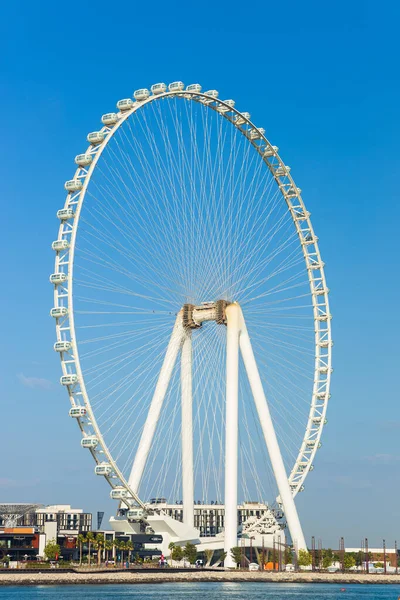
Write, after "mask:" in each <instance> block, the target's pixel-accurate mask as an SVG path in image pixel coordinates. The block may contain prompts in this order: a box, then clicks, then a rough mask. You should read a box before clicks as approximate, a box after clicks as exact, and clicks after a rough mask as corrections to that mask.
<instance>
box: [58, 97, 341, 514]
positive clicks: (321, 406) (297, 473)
mask: <svg viewBox="0 0 400 600" xmlns="http://www.w3.org/2000/svg"><path fill="white" fill-rule="evenodd" d="M177 96H178V97H184V98H186V99H187V100H190V101H192V102H200V103H202V104H204V105H205V106H207V107H208V108H209V109H210V110H214V111H217V110H218V108H219V107H224V109H225V110H224V111H223V112H220V114H221V115H222V116H223V117H224V118H225V119H226V120H228V121H230V122H231V124H232V125H233V126H235V127H236V129H238V130H239V131H240V132H241V133H242V134H243V135H244V136H245V137H246V138H247V140H248V142H249V143H250V144H251V145H252V146H253V147H254V148H255V149H256V150H257V152H258V153H259V154H260V156H261V157H262V159H263V161H264V163H265V164H266V166H267V168H268V169H269V171H270V173H271V174H272V176H273V178H274V179H275V182H276V183H277V185H278V187H279V190H280V192H281V195H282V197H283V200H284V202H286V205H287V207H288V209H289V211H290V214H291V217H292V221H293V223H294V225H295V227H296V231H297V235H298V238H299V243H300V244H301V247H302V252H303V257H304V260H305V264H306V268H307V273H308V280H309V285H310V295H311V297H312V306H313V315H314V333H315V368H314V384H313V393H312V398H311V403H310V410H309V416H308V422H307V426H306V430H305V433H304V437H303V442H302V444H301V447H300V448H299V451H298V456H297V459H296V461H295V463H294V465H293V468H292V470H291V472H290V475H289V478H288V479H289V483H290V486H291V490H292V494H293V496H295V495H296V494H297V493H298V492H299V491H302V490H303V489H304V487H303V483H304V481H305V479H306V477H307V475H308V473H309V471H310V470H311V469H312V468H313V460H314V457H315V454H316V452H317V449H318V448H319V447H320V445H321V444H320V439H321V435H322V430H323V427H324V424H325V423H326V411H327V406H328V400H329V397H330V393H329V390H330V378H331V372H332V368H331V364H332V360H331V359H332V357H331V354H332V352H331V348H332V337H331V325H330V319H331V315H330V311H329V299H328V293H329V290H328V288H327V285H326V278H325V272H324V263H323V262H322V259H321V254H320V251H319V247H318V238H317V237H316V236H315V233H314V229H313V227H312V223H311V220H310V214H309V213H308V212H307V210H306V207H305V204H304V201H303V199H302V197H301V191H300V189H299V188H298V187H297V186H296V184H295V182H294V180H293V177H292V175H291V174H290V172H289V170H287V168H286V166H285V164H284V162H283V161H282V159H281V157H280V156H279V154H278V150H277V148H276V147H274V146H272V144H271V143H270V142H269V141H268V139H267V138H266V137H265V135H264V132H263V130H260V128H258V127H256V126H255V125H254V124H253V123H252V121H251V120H250V119H249V118H247V115H246V114H244V113H242V112H240V111H238V110H237V109H236V108H235V107H233V106H231V105H230V104H229V103H228V104H227V102H226V101H221V100H219V99H218V98H216V97H213V96H210V95H208V94H207V92H206V93H204V92H201V91H188V89H185V90H177V91H165V92H162V93H157V94H153V95H149V96H148V98H146V99H145V100H142V101H136V102H135V101H134V102H133V104H132V106H131V108H129V110H124V111H120V112H119V113H118V115H117V116H118V120H117V122H116V123H115V124H114V125H112V126H107V125H104V126H103V127H102V128H101V129H100V130H99V132H101V133H102V134H103V135H104V140H103V141H102V142H101V143H98V144H89V146H88V148H87V150H86V151H85V154H90V155H92V157H93V160H92V162H91V163H90V166H89V168H85V167H81V166H78V168H77V169H76V171H75V174H74V178H73V179H74V180H80V181H82V182H83V185H82V187H81V189H79V190H77V191H73V192H69V193H68V194H67V197H66V201H65V205H64V209H68V208H71V207H73V208H74V209H75V211H74V216H73V222H72V225H71V224H70V223H69V221H65V222H64V221H61V223H60V227H59V233H58V238H57V241H61V240H65V239H69V246H68V248H65V249H63V250H57V251H56V259H55V271H54V274H59V273H64V274H65V275H66V277H67V278H66V281H65V282H62V283H61V284H55V285H54V308H60V307H66V308H67V311H68V312H67V314H66V315H65V316H59V317H57V318H56V335H57V342H61V341H62V340H63V339H65V334H63V332H65V331H67V332H69V341H70V343H71V352H60V359H61V365H62V373H63V375H64V376H66V375H73V374H76V376H77V382H76V383H73V384H71V385H67V386H66V387H67V390H68V394H69V398H70V402H71V406H72V407H79V406H82V403H81V402H80V398H82V399H83V406H84V407H85V409H86V414H87V416H86V417H84V416H82V417H78V418H77V419H76V420H77V422H78V425H79V427H80V429H81V432H82V434H83V436H90V435H94V436H95V437H96V438H97V440H98V444H97V445H96V446H95V447H90V452H91V454H92V456H93V458H94V460H95V462H96V464H97V465H100V464H101V463H103V462H104V461H106V463H108V464H109V465H111V467H112V472H111V473H107V474H105V478H106V480H107V481H108V483H109V484H110V485H111V487H112V488H116V487H122V488H123V489H125V490H126V493H127V500H126V504H127V505H128V506H129V505H130V504H132V503H136V504H138V505H139V506H141V507H142V508H145V507H146V504H145V502H143V501H142V500H141V499H140V498H139V496H138V494H137V493H135V491H134V490H132V489H131V487H130V486H129V484H128V481H127V479H126V477H125V476H124V475H123V473H122V472H121V470H120V469H119V467H118V465H117V462H116V460H114V458H113V456H112V454H111V452H110V450H109V448H108V446H107V444H106V442H105V440H104V437H103V435H102V432H101V430H100V427H99V426H98V423H97V420H96V417H95V414H94V412H93V409H92V405H91V402H90V398H89V395H88V393H87V390H86V386H85V380H84V377H83V373H82V368H81V363H80V358H79V351H78V346H77V343H76V335H75V320H74V308H73V269H74V256H75V245H76V236H77V231H78V226H79V219H80V213H81V208H82V205H83V202H84V199H85V195H86V192H87V188H88V185H89V183H90V180H91V177H92V175H93V173H94V171H95V168H96V165H97V162H98V160H99V158H100V157H101V155H102V153H103V152H104V150H105V149H106V147H107V145H108V143H109V142H110V141H111V139H112V138H113V136H114V134H115V133H116V132H117V131H118V129H119V128H120V127H121V126H122V124H123V123H124V122H125V121H126V120H127V119H128V118H129V117H130V116H131V115H133V114H134V113H136V112H137V111H140V110H141V109H142V108H143V107H145V106H146V105H147V104H149V103H152V102H158V101H160V100H161V99H163V98H167V97H177ZM235 121H236V122H235ZM242 125H245V126H246V127H247V129H244V128H243V127H242ZM248 131H253V132H257V136H255V137H254V138H252V139H251V138H250V137H249V136H248V135H246V132H248ZM278 167H281V169H283V173H284V174H283V175H277V174H276V169H277V168H278ZM294 192H295V193H294ZM294 202H296V204H295V205H294ZM294 208H296V209H297V210H299V209H300V211H302V212H303V215H305V218H302V219H301V221H300V219H298V218H297V219H296V211H295V210H294ZM306 234H307V235H308V237H309V238H310V239H311V240H312V241H311V243H310V242H309V241H308V242H306V241H305V235H306ZM316 272H318V277H314V276H313V274H315V273H316ZM321 298H322V301H321ZM322 324H323V326H322ZM322 349H324V350H325V353H324V354H322V353H321V350H322Z"/></svg>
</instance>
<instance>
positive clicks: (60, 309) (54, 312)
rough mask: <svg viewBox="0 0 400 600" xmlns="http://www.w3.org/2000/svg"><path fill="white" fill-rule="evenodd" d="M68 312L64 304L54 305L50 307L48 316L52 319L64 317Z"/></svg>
mask: <svg viewBox="0 0 400 600" xmlns="http://www.w3.org/2000/svg"><path fill="white" fill-rule="evenodd" d="M67 314H68V308H66V307H65V306H56V307H54V308H52V309H51V311H50V316H51V317H53V318H54V319H60V318H61V317H66V316H67Z"/></svg>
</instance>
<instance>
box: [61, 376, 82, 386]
mask: <svg viewBox="0 0 400 600" xmlns="http://www.w3.org/2000/svg"><path fill="white" fill-rule="evenodd" d="M60 383H61V385H75V383H78V375H76V374H75V373H69V374H68V375H63V376H62V377H60Z"/></svg>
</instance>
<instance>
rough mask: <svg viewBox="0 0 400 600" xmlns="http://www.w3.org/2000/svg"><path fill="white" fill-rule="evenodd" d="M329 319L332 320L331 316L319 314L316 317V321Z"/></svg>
mask: <svg viewBox="0 0 400 600" xmlns="http://www.w3.org/2000/svg"><path fill="white" fill-rule="evenodd" d="M330 319H332V315H328V314H326V313H321V314H319V315H317V321H322V322H323V321H329V320H330Z"/></svg>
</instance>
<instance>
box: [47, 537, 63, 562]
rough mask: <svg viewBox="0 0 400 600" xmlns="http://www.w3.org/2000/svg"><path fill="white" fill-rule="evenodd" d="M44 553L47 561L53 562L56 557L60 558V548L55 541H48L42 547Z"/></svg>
mask: <svg viewBox="0 0 400 600" xmlns="http://www.w3.org/2000/svg"><path fill="white" fill-rule="evenodd" d="M44 553H45V555H46V558H47V559H48V560H55V559H56V556H60V546H59V544H57V542H56V540H54V539H53V540H49V541H48V542H47V544H46V545H45V547H44Z"/></svg>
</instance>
